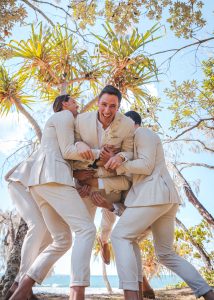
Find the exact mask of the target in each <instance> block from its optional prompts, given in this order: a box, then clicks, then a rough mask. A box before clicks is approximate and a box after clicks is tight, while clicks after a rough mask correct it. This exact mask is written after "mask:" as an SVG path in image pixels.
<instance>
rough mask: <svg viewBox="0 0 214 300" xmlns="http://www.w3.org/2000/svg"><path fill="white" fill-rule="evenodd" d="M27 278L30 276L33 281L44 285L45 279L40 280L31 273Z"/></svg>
mask: <svg viewBox="0 0 214 300" xmlns="http://www.w3.org/2000/svg"><path fill="white" fill-rule="evenodd" d="M26 275H27V276H29V277H30V278H31V279H33V280H34V281H35V282H36V283H38V284H40V285H41V284H42V281H43V279H44V278H43V279H41V278H38V277H37V276H35V275H34V274H31V273H30V272H28V273H26Z"/></svg>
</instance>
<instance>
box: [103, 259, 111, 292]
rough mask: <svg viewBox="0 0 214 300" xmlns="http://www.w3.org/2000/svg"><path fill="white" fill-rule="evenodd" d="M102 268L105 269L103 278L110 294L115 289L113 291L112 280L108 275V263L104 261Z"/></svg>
mask: <svg viewBox="0 0 214 300" xmlns="http://www.w3.org/2000/svg"><path fill="white" fill-rule="evenodd" d="M102 270H103V280H104V282H105V286H106V288H107V291H108V293H109V294H112V293H113V291H112V288H111V285H110V282H109V280H108V275H107V272H106V265H105V263H104V262H103V261H102Z"/></svg>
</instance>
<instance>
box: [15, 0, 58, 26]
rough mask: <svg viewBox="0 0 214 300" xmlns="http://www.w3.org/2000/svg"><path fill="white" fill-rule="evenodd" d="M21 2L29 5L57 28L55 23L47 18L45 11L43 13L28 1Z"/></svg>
mask: <svg viewBox="0 0 214 300" xmlns="http://www.w3.org/2000/svg"><path fill="white" fill-rule="evenodd" d="M21 1H22V2H24V3H25V4H27V5H28V6H30V7H31V8H32V9H33V10H34V11H37V12H38V13H39V14H40V15H42V16H43V18H45V19H46V20H47V21H48V23H50V24H51V25H52V26H53V27H54V26H55V25H54V23H53V22H52V21H51V19H49V18H48V17H47V16H46V14H44V13H43V11H41V9H39V8H38V7H36V6H35V5H33V4H32V3H30V2H29V1H28V0H21Z"/></svg>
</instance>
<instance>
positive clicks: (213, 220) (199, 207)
mask: <svg viewBox="0 0 214 300" xmlns="http://www.w3.org/2000/svg"><path fill="white" fill-rule="evenodd" d="M172 166H173V169H174V170H175V172H176V174H177V176H178V178H179V179H180V180H181V182H182V185H183V189H184V191H185V194H186V196H187V198H188V200H189V201H190V202H191V203H192V205H194V207H195V208H196V209H197V210H198V212H199V213H200V215H201V216H202V217H203V219H205V220H206V221H207V223H209V224H210V225H211V226H212V228H214V218H213V216H212V215H211V214H210V213H209V212H208V211H207V210H206V208H205V207H204V206H203V205H202V204H201V202H200V201H199V200H198V198H197V197H196V195H195V194H194V192H193V190H192V189H191V187H190V185H189V183H188V182H187V181H186V179H185V178H184V176H183V175H182V174H181V172H180V171H179V169H178V168H177V167H176V166H175V165H174V164H172Z"/></svg>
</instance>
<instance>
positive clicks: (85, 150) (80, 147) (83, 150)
mask: <svg viewBox="0 0 214 300" xmlns="http://www.w3.org/2000/svg"><path fill="white" fill-rule="evenodd" d="M76 148H77V152H78V153H79V155H80V156H81V157H82V158H83V159H86V160H94V159H95V157H94V155H93V152H92V150H91V148H90V147H89V146H88V145H87V144H85V143H83V142H77V144H76Z"/></svg>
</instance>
